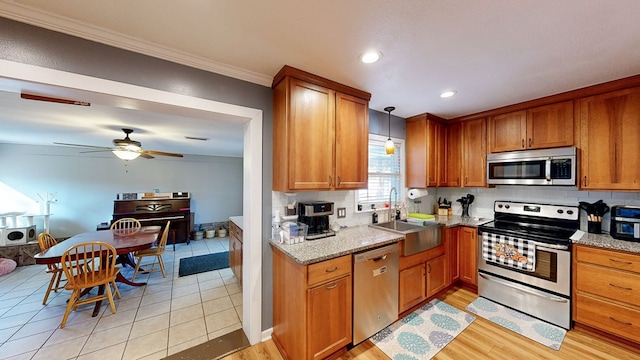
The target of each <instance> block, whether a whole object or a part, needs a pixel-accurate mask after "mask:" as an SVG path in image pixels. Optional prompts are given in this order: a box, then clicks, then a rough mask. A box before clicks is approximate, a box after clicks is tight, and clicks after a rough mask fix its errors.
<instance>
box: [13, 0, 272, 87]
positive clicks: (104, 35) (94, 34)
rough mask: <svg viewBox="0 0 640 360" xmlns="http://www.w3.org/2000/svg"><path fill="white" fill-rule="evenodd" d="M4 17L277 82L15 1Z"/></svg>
mask: <svg viewBox="0 0 640 360" xmlns="http://www.w3.org/2000/svg"><path fill="white" fill-rule="evenodd" d="M0 16H2V17H5V18H8V19H11V20H15V21H19V22H22V23H26V24H30V25H34V26H38V27H41V28H45V29H49V30H53V31H57V32H61V33H64V34H67V35H72V36H76V37H79V38H83V39H87V40H91V41H95V42H99V43H101V44H105V45H109V46H114V47H117V48H120V49H124V50H129V51H133V52H136V53H140V54H143V55H148V56H153V57H156V58H159V59H163V60H168V61H172V62H175V63H178V64H182V65H187V66H191V67H194V68H197V69H201V70H206V71H209V72H213V73H216V74H220V75H224V76H228V77H232V78H234V79H238V80H243V81H247V82H250V83H254V84H258V85H262V86H267V87H271V82H272V80H273V78H272V77H271V76H268V75H264V74H259V73H256V72H253V71H248V70H245V69H241V68H238V67H235V66H232V65H227V64H223V63H219V62H216V61H212V60H208V59H206V58H203V57H201V56H196V55H193V54H189V53H186V52H181V51H177V50H175V49H171V48H168V47H165V46H161V45H159V44H156V43H152V42H149V41H145V40H142V39H138V38H135V37H131V36H126V35H122V34H120V33H116V32H114V31H111V30H108V29H104V28H101V27H97V26H94V25H91V24H88V23H85V22H81V21H77V20H73V19H69V18H67V17H64V16H60V15H57V14H51V13H48V12H44V11H41V10H38V9H35V8H32V7H29V6H26V5H23V4H19V3H16V2H14V1H12V0H3V1H0Z"/></svg>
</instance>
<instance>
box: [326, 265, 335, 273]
mask: <svg viewBox="0 0 640 360" xmlns="http://www.w3.org/2000/svg"><path fill="white" fill-rule="evenodd" d="M336 270H338V267H337V266H334V267H333V269H325V270H324V271H326V272H328V273H331V272H334V271H336Z"/></svg>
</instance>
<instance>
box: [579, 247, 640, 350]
mask: <svg viewBox="0 0 640 360" xmlns="http://www.w3.org/2000/svg"><path fill="white" fill-rule="evenodd" d="M573 246H574V254H575V258H574V263H573V266H574V268H573V270H574V271H573V274H574V286H575V287H574V299H575V300H574V302H573V320H574V321H575V322H576V324H577V325H578V324H584V325H587V326H588V327H590V328H593V329H597V330H600V331H603V332H605V333H608V334H613V335H615V336H619V337H621V338H623V339H626V340H630V341H632V342H634V343H635V347H636V348H637V346H640V254H636V253H628V252H624V251H616V250H607V249H600V248H595V247H591V246H585V245H575V244H574V245H573ZM632 346H634V345H632Z"/></svg>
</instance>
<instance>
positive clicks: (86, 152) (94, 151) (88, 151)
mask: <svg viewBox="0 0 640 360" xmlns="http://www.w3.org/2000/svg"><path fill="white" fill-rule="evenodd" d="M111 150H112V149H102V150H87V151H80V154H89V153H97V152H107V151H111Z"/></svg>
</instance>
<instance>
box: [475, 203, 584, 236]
mask: <svg viewBox="0 0 640 360" xmlns="http://www.w3.org/2000/svg"><path fill="white" fill-rule="evenodd" d="M578 215H579V210H578V207H577V206H566V205H550V204H535V203H521V202H511V201H496V202H495V203H494V216H495V220H494V221H492V222H489V223H487V224H483V225H480V226H479V227H478V228H479V229H480V230H481V231H483V232H489V233H497V234H503V235H508V236H513V237H520V238H525V239H530V240H535V241H540V242H545V243H550V244H568V243H570V242H571V240H570V237H571V236H572V235H573V234H574V233H575V231H576V230H578V229H579V227H580V221H579V219H578Z"/></svg>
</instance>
